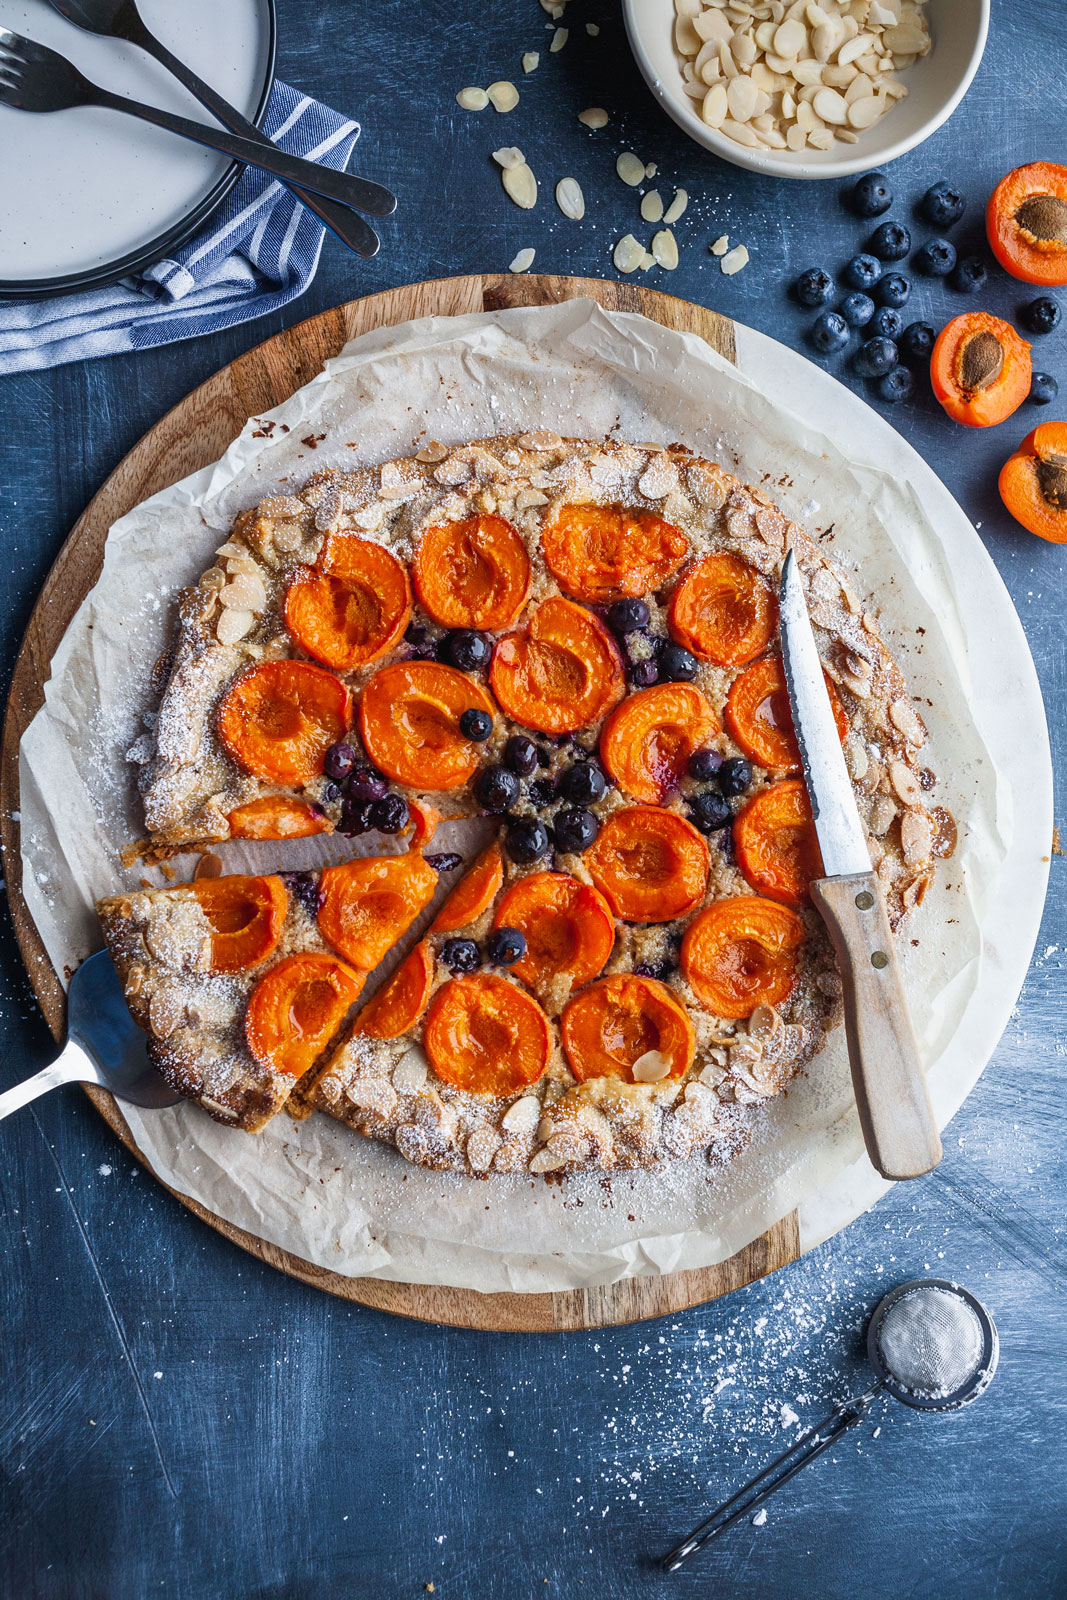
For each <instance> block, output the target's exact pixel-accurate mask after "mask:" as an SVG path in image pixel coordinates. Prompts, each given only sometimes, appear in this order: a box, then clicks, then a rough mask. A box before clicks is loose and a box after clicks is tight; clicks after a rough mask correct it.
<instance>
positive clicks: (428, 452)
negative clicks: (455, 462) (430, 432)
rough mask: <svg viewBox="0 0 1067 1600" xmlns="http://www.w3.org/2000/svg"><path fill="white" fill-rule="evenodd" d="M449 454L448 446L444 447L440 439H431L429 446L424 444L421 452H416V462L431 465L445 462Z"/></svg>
mask: <svg viewBox="0 0 1067 1600" xmlns="http://www.w3.org/2000/svg"><path fill="white" fill-rule="evenodd" d="M447 454H448V447H447V446H446V445H443V444H442V443H441V442H440V440H438V439H431V440H430V442H429V444H424V445H423V447H422V449H421V450H417V451H416V452H415V460H416V461H424V462H426V463H427V464H429V463H432V462H437V461H443V460H444V459H445V456H447Z"/></svg>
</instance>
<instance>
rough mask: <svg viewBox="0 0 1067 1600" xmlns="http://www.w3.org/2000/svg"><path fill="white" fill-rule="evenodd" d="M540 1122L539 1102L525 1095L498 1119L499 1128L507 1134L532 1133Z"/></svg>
mask: <svg viewBox="0 0 1067 1600" xmlns="http://www.w3.org/2000/svg"><path fill="white" fill-rule="evenodd" d="M540 1120H541V1102H540V1101H539V1100H538V1099H536V1098H535V1096H533V1095H530V1094H527V1095H523V1097H522V1099H521V1100H516V1101H515V1102H514V1104H513V1105H510V1106H509V1107H508V1109H507V1110H506V1111H505V1112H504V1115H503V1116H502V1117H501V1119H500V1126H501V1127H502V1128H506V1129H507V1130H508V1132H509V1133H532V1132H533V1130H534V1129H535V1128H536V1126H537V1124H538V1122H539V1121H540Z"/></svg>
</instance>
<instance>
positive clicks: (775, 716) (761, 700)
mask: <svg viewBox="0 0 1067 1600" xmlns="http://www.w3.org/2000/svg"><path fill="white" fill-rule="evenodd" d="M823 676H824V678H825V682H826V690H827V693H828V694H829V696H830V705H831V706H832V708H833V713H834V721H835V722H836V723H837V731H838V733H839V734H840V736H841V738H842V739H844V738H845V737H846V736H847V734H848V717H847V716H846V715H845V708H844V706H843V705H842V704H841V701H840V700H839V699H838V696H837V690H836V689H835V688H834V686H833V684H832V683H831V681H830V679H829V678H827V677H826V675H825V673H824V674H823ZM723 721H724V722H725V723H726V727H727V730H728V731H729V733H730V736H731V738H732V739H733V740H734V741H735V742H736V743H737V744H739V745H740V746H741V749H742V750H743V751H744V752H745V754H746V756H748V758H749V760H750V761H755V762H757V763H758V764H759V765H760V766H761V767H766V768H767V769H768V771H770V772H798V771H799V770H800V750H799V748H798V746H797V736H796V733H795V731H794V728H793V713H792V710H791V708H790V705H789V691H788V690H787V688H786V686H785V671H784V669H783V667H782V662H781V658H780V657H779V656H764V657H763V659H762V660H761V661H754V662H753V664H752V665H751V666H750V667H746V668H745V670H744V672H742V673H741V675H740V677H737V678H735V679H734V681H733V683H732V684H731V685H730V692H729V694H728V695H727V696H726V710H725V712H724V713H723Z"/></svg>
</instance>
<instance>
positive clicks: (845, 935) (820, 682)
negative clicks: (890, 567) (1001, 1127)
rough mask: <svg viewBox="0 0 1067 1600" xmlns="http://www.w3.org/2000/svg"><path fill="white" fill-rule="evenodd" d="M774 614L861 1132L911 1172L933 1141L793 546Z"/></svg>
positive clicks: (935, 1152) (932, 1162)
mask: <svg viewBox="0 0 1067 1600" xmlns="http://www.w3.org/2000/svg"><path fill="white" fill-rule="evenodd" d="M779 611H780V627H781V640H782V660H783V662H784V665H785V681H786V687H787V689H788V691H789V705H790V708H791V710H792V713H793V726H794V728H795V730H796V736H797V743H798V745H799V746H800V756H801V762H802V764H803V769H804V780H805V783H806V784H807V789H808V796H809V798H810V800H811V814H812V817H813V819H814V822H815V833H816V836H817V838H818V841H819V850H820V852H821V854H822V863H823V869H824V872H825V874H826V876H825V877H823V878H819V879H817V880H816V881H815V882H814V883H813V884H812V885H811V898H812V900H813V902H814V904H815V906H816V907H817V909H818V911H819V913H820V915H821V916H822V919H823V921H824V922H825V923H826V927H827V930H828V932H829V934H830V938H831V940H832V942H833V946H834V951H835V953H836V955H837V964H838V967H839V969H840V972H841V980H842V983H843V985H844V1002H845V1036H846V1039H847V1041H848V1059H849V1065H850V1067H851V1069H852V1086H853V1089H854V1091H855V1095H856V1106H857V1109H858V1111H859V1117H860V1125H861V1127H862V1128H863V1138H864V1142H865V1144H866V1146H867V1154H868V1155H869V1156H870V1158H871V1162H872V1164H873V1165H874V1166H875V1167H876V1168H877V1170H878V1171H879V1172H880V1173H881V1174H882V1176H883V1177H884V1178H918V1177H921V1176H922V1174H923V1173H924V1172H929V1171H930V1169H931V1168H932V1167H936V1166H937V1163H938V1162H939V1161H940V1160H941V1140H940V1137H939V1136H938V1131H937V1125H936V1123H935V1122H934V1116H933V1111H932V1110H931V1108H930V1099H929V1095H928V1094H927V1089H926V1080H925V1078H924V1076H923V1069H922V1063H921V1062H920V1060H919V1050H918V1046H917V1044H916V1042H915V1030H914V1029H913V1027H912V1023H911V1016H910V1014H909V1012H908V1002H907V997H906V995H905V993H904V984H903V981H902V978H901V975H900V968H899V966H898V964H897V958H896V953H895V951H894V948H893V935H892V933H891V931H890V927H889V919H888V917H887V916H886V909H885V902H884V900H883V898H882V889H881V884H880V883H879V881H878V876H877V874H876V873H874V872H873V871H872V870H871V858H870V853H869V851H868V849H867V840H866V836H865V834H864V831H863V824H862V823H861V821H860V814H859V810H858V808H857V805H856V797H855V795H854V794H853V792H852V780H851V779H850V778H849V775H848V768H847V767H846V766H845V757H844V754H843V752H842V749H841V738H840V735H839V733H838V731H837V727H836V724H835V722H834V714H833V710H832V708H831V705H830V697H829V695H828V694H827V692H826V682H825V679H824V677H823V669H822V662H821V661H820V660H819V653H818V650H817V649H816V646H815V635H814V634H813V632H812V628H811V618H810V617H809V616H808V607H807V602H806V600H805V598H804V587H803V583H802V582H801V577H800V569H799V568H798V566H797V563H796V558H795V556H794V554H793V552H792V550H790V552H789V554H788V555H787V556H786V559H785V565H784V567H783V569H782V583H781V592H780V596H779Z"/></svg>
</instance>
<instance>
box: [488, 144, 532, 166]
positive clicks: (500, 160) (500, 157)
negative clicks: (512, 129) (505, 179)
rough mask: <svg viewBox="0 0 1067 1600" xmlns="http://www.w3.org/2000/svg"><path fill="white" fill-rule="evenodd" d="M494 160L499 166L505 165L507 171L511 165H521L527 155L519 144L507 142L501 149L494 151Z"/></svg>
mask: <svg viewBox="0 0 1067 1600" xmlns="http://www.w3.org/2000/svg"><path fill="white" fill-rule="evenodd" d="M493 160H494V161H495V162H496V164H497V166H498V167H503V168H504V170H505V171H507V169H508V168H509V167H521V166H522V164H523V162H524V161H525V160H526V157H525V156H524V155H523V153H522V151H521V150H520V149H519V148H518V146H517V145H514V144H505V145H502V146H501V148H500V149H499V150H494V151H493Z"/></svg>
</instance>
